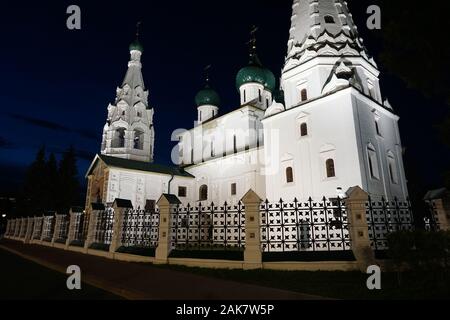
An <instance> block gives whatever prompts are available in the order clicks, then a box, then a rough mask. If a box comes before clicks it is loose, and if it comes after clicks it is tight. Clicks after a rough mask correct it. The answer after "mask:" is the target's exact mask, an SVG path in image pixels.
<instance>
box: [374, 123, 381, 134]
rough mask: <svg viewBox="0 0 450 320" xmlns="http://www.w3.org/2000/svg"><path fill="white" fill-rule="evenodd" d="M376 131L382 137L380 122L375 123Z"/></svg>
mask: <svg viewBox="0 0 450 320" xmlns="http://www.w3.org/2000/svg"><path fill="white" fill-rule="evenodd" d="M375 130H376V132H377V135H379V136H380V137H381V131H380V124H379V123H378V121H375Z"/></svg>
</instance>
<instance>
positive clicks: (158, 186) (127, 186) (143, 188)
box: [106, 168, 194, 209]
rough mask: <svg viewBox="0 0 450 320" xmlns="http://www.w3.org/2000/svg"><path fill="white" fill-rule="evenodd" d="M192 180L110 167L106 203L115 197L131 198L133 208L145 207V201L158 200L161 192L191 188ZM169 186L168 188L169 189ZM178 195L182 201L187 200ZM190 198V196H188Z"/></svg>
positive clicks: (185, 201)
mask: <svg viewBox="0 0 450 320" xmlns="http://www.w3.org/2000/svg"><path fill="white" fill-rule="evenodd" d="M193 183H194V180H193V179H192V178H187V177H186V178H185V177H178V176H177V177H173V178H172V177H171V176H170V175H167V174H157V173H147V172H139V171H134V170H127V169H123V168H112V169H111V170H110V172H109V180H108V190H107V193H108V198H107V200H106V202H107V203H113V202H114V200H115V199H127V200H131V202H132V203H133V207H134V208H141V209H143V208H145V206H146V204H147V201H149V200H150V201H155V202H156V201H158V199H159V198H160V197H161V194H163V193H165V194H168V193H174V194H178V187H186V189H187V190H192V187H193ZM169 187H170V190H169ZM188 196H190V195H189V194H187V196H186V197H183V196H180V197H179V199H180V201H181V202H183V203H187V202H189V201H188ZM189 199H190V198H189Z"/></svg>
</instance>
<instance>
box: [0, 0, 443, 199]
mask: <svg viewBox="0 0 450 320" xmlns="http://www.w3.org/2000/svg"><path fill="white" fill-rule="evenodd" d="M349 2H350V1H349ZM372 2H374V1H370V2H369V1H365V0H364V1H361V0H358V1H353V2H351V3H349V6H350V9H351V11H352V13H353V16H354V18H355V20H356V23H357V25H358V26H359V30H360V33H361V35H362V36H363V38H364V40H365V43H366V45H367V46H368V48H369V51H370V53H372V54H374V55H375V59H376V60H377V55H378V53H379V52H380V51H381V50H382V47H381V44H380V41H379V40H378V38H379V37H378V36H377V32H376V31H370V30H367V28H366V27H365V19H366V18H367V15H366V13H365V11H366V8H367V6H368V5H369V4H371V3H372ZM375 2H376V1H375ZM71 4H77V5H79V6H80V7H81V11H82V30H81V31H69V30H68V29H66V18H67V15H66V8H67V6H68V5H71ZM291 5H292V0H264V1H261V0H240V1H235V0H229V1H158V2H157V1H132V2H123V1H120V2H119V1H118V2H111V1H109V2H106V1H95V3H94V1H70V2H67V1H58V2H56V1H52V2H50V1H39V2H37V1H36V2H33V3H32V4H31V3H30V4H26V3H24V2H21V1H15V2H9V3H8V5H7V6H4V7H3V15H2V19H1V20H0V27H1V30H2V31H1V32H2V50H0V64H1V70H2V72H1V77H0V88H1V89H0V94H1V95H0V96H1V100H2V101H1V110H0V119H1V120H2V125H1V126H0V186H1V188H0V191H7V190H11V189H12V187H10V186H11V184H12V185H15V186H17V185H19V184H20V180H21V177H22V174H23V172H24V171H25V168H26V166H27V165H29V164H30V162H32V161H33V159H34V157H35V154H36V151H37V149H38V148H39V147H40V146H41V145H42V144H45V145H46V146H47V149H48V150H49V151H52V152H55V153H57V154H60V153H61V152H62V151H63V150H65V149H66V148H67V147H68V146H69V145H73V146H74V147H75V148H76V149H77V151H78V152H79V155H80V159H79V161H78V164H79V172H80V176H81V177H82V176H83V175H84V173H85V171H86V169H87V166H88V165H89V163H90V160H91V159H92V157H93V156H94V155H95V153H96V152H97V151H98V150H99V147H100V142H101V132H102V128H103V125H104V123H105V119H106V108H107V106H108V103H109V102H112V101H113V100H114V98H115V89H116V87H117V86H118V85H120V84H121V82H122V79H123V77H124V75H125V71H126V67H127V62H128V58H129V53H128V45H129V44H130V42H131V41H132V40H133V38H134V33H135V24H136V22H137V21H138V20H142V22H143V26H142V32H141V33H142V43H143V45H144V48H145V52H144V56H143V64H144V69H143V72H144V80H145V82H146V86H147V88H148V89H149V91H150V104H151V105H152V106H153V107H154V108H155V112H156V114H155V127H156V136H157V141H156V161H157V162H162V163H169V162H170V151H171V149H172V147H173V143H171V142H170V137H171V133H172V131H173V130H174V129H177V128H190V127H192V124H193V121H194V118H195V117H196V109H195V104H194V96H195V94H196V92H197V91H198V90H199V89H200V88H201V87H202V85H203V68H204V66H205V65H207V64H213V70H212V81H213V85H214V87H215V88H216V89H217V91H218V92H219V94H220V95H221V98H222V102H223V103H222V108H221V112H222V113H223V112H226V111H230V110H232V109H233V108H235V107H237V105H238V102H239V99H238V93H237V91H236V88H235V85H234V82H235V80H234V78H235V75H236V73H237V71H238V70H239V68H240V67H242V66H244V65H245V64H246V63H247V46H246V42H247V41H248V37H249V36H248V33H249V32H248V31H249V29H250V26H251V25H252V24H256V25H258V26H259V27H260V31H259V32H258V52H259V55H260V58H261V60H262V62H263V63H264V64H265V65H266V66H267V67H269V68H270V69H271V70H273V71H274V73H275V74H276V75H277V77H279V75H280V70H281V67H282V64H283V59H284V56H285V54H286V48H287V39H288V35H289V28H290V16H291ZM377 62H379V60H377ZM380 68H381V69H383V66H382V65H380ZM382 71H383V70H382ZM381 80H382V82H381V85H382V93H383V94H384V95H385V96H386V97H388V98H389V100H390V102H391V104H392V105H393V107H394V109H395V110H396V112H397V113H398V114H399V115H400V117H401V122H400V130H401V135H402V139H403V144H404V146H405V147H407V148H408V149H407V150H408V153H409V157H410V158H411V159H415V161H416V162H417V167H418V170H419V171H420V172H421V173H422V176H423V177H424V178H425V179H426V182H427V183H428V184H429V185H430V186H433V187H436V186H439V185H440V184H441V183H442V182H441V180H440V174H441V172H442V171H443V170H444V168H445V167H446V166H447V165H448V163H449V162H450V152H449V150H448V149H445V147H443V146H442V145H441V143H440V140H439V137H438V134H437V132H436V130H434V129H433V125H434V124H435V123H437V122H438V121H439V120H441V119H442V117H443V116H444V115H445V111H446V106H445V105H444V104H442V103H440V102H439V101H433V100H430V99H426V98H424V97H423V96H422V95H421V94H420V93H418V92H416V91H413V90H409V89H407V88H406V85H405V84H404V83H403V82H402V81H401V80H399V79H398V78H397V77H396V76H394V75H387V74H386V73H383V74H382V76H381Z"/></svg>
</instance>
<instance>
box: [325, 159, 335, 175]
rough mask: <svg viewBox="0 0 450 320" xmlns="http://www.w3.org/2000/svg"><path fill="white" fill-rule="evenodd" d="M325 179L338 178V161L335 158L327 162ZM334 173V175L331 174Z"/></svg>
mask: <svg viewBox="0 0 450 320" xmlns="http://www.w3.org/2000/svg"><path fill="white" fill-rule="evenodd" d="M325 171H326V172H325V177H326V178H327V179H333V178H336V161H335V160H334V158H328V159H326V160H325ZM331 172H332V175H331V174H330V173H331Z"/></svg>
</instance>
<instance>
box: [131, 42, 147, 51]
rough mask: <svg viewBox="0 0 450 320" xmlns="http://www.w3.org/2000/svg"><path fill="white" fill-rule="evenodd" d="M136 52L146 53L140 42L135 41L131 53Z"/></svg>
mask: <svg viewBox="0 0 450 320" xmlns="http://www.w3.org/2000/svg"><path fill="white" fill-rule="evenodd" d="M134 50H137V51H140V52H144V47H143V46H142V44H141V43H140V42H139V40H135V41H133V43H132V44H130V51H134Z"/></svg>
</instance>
